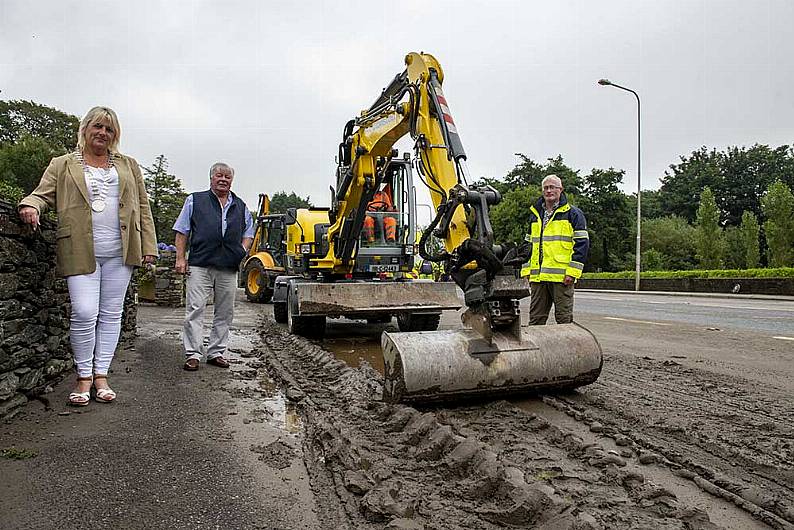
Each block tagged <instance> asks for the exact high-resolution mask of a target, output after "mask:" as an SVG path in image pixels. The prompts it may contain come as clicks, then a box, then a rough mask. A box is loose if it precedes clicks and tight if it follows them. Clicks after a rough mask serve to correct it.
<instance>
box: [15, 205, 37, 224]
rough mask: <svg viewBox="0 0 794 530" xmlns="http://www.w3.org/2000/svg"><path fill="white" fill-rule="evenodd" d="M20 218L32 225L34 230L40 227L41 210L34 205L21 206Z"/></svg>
mask: <svg viewBox="0 0 794 530" xmlns="http://www.w3.org/2000/svg"><path fill="white" fill-rule="evenodd" d="M19 218H20V219H21V220H22V222H23V223H25V224H27V225H31V226H32V227H33V230H36V229H37V228H38V227H39V211H38V210H37V209H35V208H34V207H32V206H23V207H22V208H20V209H19Z"/></svg>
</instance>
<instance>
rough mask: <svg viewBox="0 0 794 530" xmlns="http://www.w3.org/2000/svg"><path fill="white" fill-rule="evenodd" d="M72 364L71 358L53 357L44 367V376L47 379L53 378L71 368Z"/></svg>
mask: <svg viewBox="0 0 794 530" xmlns="http://www.w3.org/2000/svg"><path fill="white" fill-rule="evenodd" d="M71 365H72V363H71V362H70V361H69V360H64V359H51V360H49V361H47V365H46V366H45V367H44V376H45V377H46V378H47V379H52V378H53V377H55V376H57V375H60V374H62V373H63V372H65V371H66V370H68V369H69V368H71Z"/></svg>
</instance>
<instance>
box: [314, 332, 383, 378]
mask: <svg viewBox="0 0 794 530" xmlns="http://www.w3.org/2000/svg"><path fill="white" fill-rule="evenodd" d="M323 347H324V348H325V349H326V350H328V351H329V352H331V353H333V354H334V357H336V358H337V359H339V360H341V361H344V362H345V363H347V365H348V366H352V367H353V368H358V367H359V366H360V365H361V361H362V360H364V361H366V362H367V363H369V365H370V366H372V367H373V368H374V369H375V370H377V371H378V372H380V373H381V374H383V354H382V353H381V349H380V335H378V337H377V339H372V340H366V341H362V340H360V339H357V338H353V339H343V338H337V339H325V340H324V341H323Z"/></svg>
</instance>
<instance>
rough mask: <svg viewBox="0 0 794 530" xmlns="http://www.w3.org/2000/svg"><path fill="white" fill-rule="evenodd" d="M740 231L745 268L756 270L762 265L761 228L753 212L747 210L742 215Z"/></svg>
mask: <svg viewBox="0 0 794 530" xmlns="http://www.w3.org/2000/svg"><path fill="white" fill-rule="evenodd" d="M739 231H740V232H741V234H742V248H743V249H744V265H743V267H744V268H747V269H755V268H757V267H758V266H759V265H760V263H761V249H760V246H759V244H758V236H759V233H760V227H759V226H758V219H756V217H755V215H753V212H750V211H747V210H745V211H744V213H742V224H741V226H740V227H739Z"/></svg>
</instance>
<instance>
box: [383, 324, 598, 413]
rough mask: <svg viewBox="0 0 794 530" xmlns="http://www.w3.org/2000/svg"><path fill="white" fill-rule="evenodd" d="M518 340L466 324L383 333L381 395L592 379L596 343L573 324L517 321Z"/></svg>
mask: <svg viewBox="0 0 794 530" xmlns="http://www.w3.org/2000/svg"><path fill="white" fill-rule="evenodd" d="M519 329H520V339H519V338H517V337H516V336H515V335H514V334H512V333H507V332H495V333H494V335H493V339H492V341H491V342H490V343H489V342H488V341H487V340H486V339H485V338H483V337H482V335H480V334H479V333H477V332H476V331H474V330H472V329H461V330H439V331H419V332H409V333H390V332H384V333H383V334H382V335H381V346H382V347H383V359H384V363H385V374H384V375H385V383H384V386H383V399H384V401H387V402H391V403H396V402H432V401H450V400H455V399H461V398H469V397H476V396H497V397H505V396H508V395H511V394H517V393H523V392H547V391H559V390H566V389H572V388H576V387H579V386H583V385H588V384H590V383H593V382H595V380H596V379H598V376H599V374H600V373H601V366H602V364H603V355H602V353H601V346H600V345H599V344H598V341H597V340H596V338H595V337H594V336H593V334H592V333H590V331H588V330H587V329H585V328H584V327H582V326H580V325H578V324H560V325H555V326H521V327H520V328H519Z"/></svg>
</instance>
